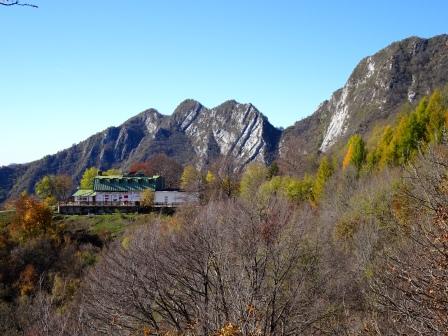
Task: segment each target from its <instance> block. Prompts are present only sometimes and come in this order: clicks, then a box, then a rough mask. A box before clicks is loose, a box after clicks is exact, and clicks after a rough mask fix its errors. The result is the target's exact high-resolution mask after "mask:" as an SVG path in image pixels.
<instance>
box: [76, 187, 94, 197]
mask: <svg viewBox="0 0 448 336" xmlns="http://www.w3.org/2000/svg"><path fill="white" fill-rule="evenodd" d="M95 195H96V192H94V191H93V190H90V189H78V190H77V191H76V192H75V193H74V194H73V196H78V197H89V196H95Z"/></svg>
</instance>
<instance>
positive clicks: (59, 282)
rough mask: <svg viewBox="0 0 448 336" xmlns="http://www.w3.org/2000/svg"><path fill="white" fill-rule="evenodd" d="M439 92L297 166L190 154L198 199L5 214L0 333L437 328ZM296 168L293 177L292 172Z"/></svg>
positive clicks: (443, 207) (446, 215)
mask: <svg viewBox="0 0 448 336" xmlns="http://www.w3.org/2000/svg"><path fill="white" fill-rule="evenodd" d="M447 127H448V91H447V90H446V89H444V90H436V91H434V92H433V93H432V94H431V95H430V96H428V97H424V98H422V100H421V101H420V102H418V104H416V105H415V106H414V107H412V106H407V107H404V108H403V111H402V113H401V114H400V115H399V116H398V117H397V118H396V120H395V122H392V123H390V124H388V125H382V126H378V127H377V128H376V129H375V130H374V131H373V132H371V133H370V135H369V136H366V135H364V136H361V135H358V134H355V135H353V136H352V137H351V138H350V139H349V140H348V142H347V144H346V146H345V147H344V149H343V151H341V152H335V153H333V154H332V155H327V156H321V158H320V161H319V165H318V168H317V169H316V170H315V171H310V172H308V174H306V175H302V176H299V175H297V176H293V175H285V174H284V173H282V170H281V169H279V168H278V167H277V165H276V164H275V163H274V164H273V165H271V166H268V167H267V166H264V165H263V164H251V165H249V166H248V167H247V168H246V170H245V171H244V172H243V173H242V174H241V175H240V176H239V175H237V174H235V173H234V171H235V170H234V169H233V167H232V163H231V161H229V160H224V159H223V160H222V162H221V163H220V164H219V165H216V166H214V167H212V168H211V169H210V170H208V171H197V170H196V169H195V168H194V167H193V166H187V167H185V169H184V172H183V174H182V175H181V177H180V181H179V182H180V184H181V185H182V187H183V188H184V189H187V190H188V189H191V190H200V191H201V200H202V205H201V206H199V207H187V206H186V207H184V208H181V209H178V211H177V212H176V213H175V214H174V215H173V216H162V215H158V214H155V213H153V214H149V215H132V214H131V215H122V214H118V213H117V214H113V215H106V216H91V217H89V216H73V217H60V216H52V213H51V211H50V207H49V205H48V204H47V203H46V202H45V201H40V200H39V199H36V198H34V197H32V196H29V195H26V194H23V195H22V196H21V197H20V198H18V199H17V200H16V201H15V209H16V210H15V212H10V213H2V214H1V223H2V226H1V237H0V264H1V267H0V270H1V274H0V280H1V283H2V287H1V288H2V290H1V292H0V300H1V303H0V309H1V312H0V332H1V333H2V335H126V336H127V335H144V336H148V335H204V336H205V335H222V336H224V335H227V336H231V335H234V336H237V335H238V336H239V335H251V336H252V335H253V336H255V335H446V333H447V331H448V305H447V302H448V287H447V286H448V238H447V237H448V143H447V141H446V140H447V139H446V131H447ZM298 176H299V177H298Z"/></svg>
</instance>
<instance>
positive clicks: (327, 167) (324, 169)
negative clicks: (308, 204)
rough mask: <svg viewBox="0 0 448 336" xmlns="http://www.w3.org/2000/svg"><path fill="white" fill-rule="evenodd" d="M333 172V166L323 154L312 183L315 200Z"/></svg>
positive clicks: (319, 196) (318, 197)
mask: <svg viewBox="0 0 448 336" xmlns="http://www.w3.org/2000/svg"><path fill="white" fill-rule="evenodd" d="M332 174H333V166H332V165H331V163H330V161H329V160H328V157H327V156H324V157H323V158H322V159H321V160H320V164H319V168H318V169H317V173H316V178H315V180H314V185H313V196H314V199H315V200H319V199H320V198H321V196H322V194H323V192H324V188H325V184H326V183H327V181H328V179H329V178H330V177H331V175H332Z"/></svg>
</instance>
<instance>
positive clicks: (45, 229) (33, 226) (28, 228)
mask: <svg viewBox="0 0 448 336" xmlns="http://www.w3.org/2000/svg"><path fill="white" fill-rule="evenodd" d="M14 208H15V215H14V218H13V221H12V223H11V225H10V226H9V231H10V234H11V237H13V238H14V239H15V240H18V241H26V240H28V239H31V238H35V237H38V236H40V235H43V234H46V233H49V234H52V233H54V226H53V225H52V224H53V223H52V211H51V209H50V208H49V207H48V206H47V205H45V204H44V203H42V202H39V201H38V200H36V199H34V198H33V197H31V196H28V195H26V194H22V195H20V196H19V198H18V199H17V200H16V201H15V202H14Z"/></svg>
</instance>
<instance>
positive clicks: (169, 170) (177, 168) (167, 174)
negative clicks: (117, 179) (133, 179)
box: [129, 154, 183, 188]
mask: <svg viewBox="0 0 448 336" xmlns="http://www.w3.org/2000/svg"><path fill="white" fill-rule="evenodd" d="M182 170H183V168H182V166H181V165H180V164H179V163H178V162H177V161H176V160H174V159H172V158H169V157H168V156H167V155H166V154H156V155H155V156H153V157H151V158H150V159H149V160H148V161H145V162H136V163H134V164H132V165H131V167H130V168H129V172H130V173H138V172H142V173H143V174H145V175H146V176H154V175H160V176H162V177H163V179H164V180H165V186H166V187H167V188H178V187H179V184H180V177H181V175H182Z"/></svg>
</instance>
